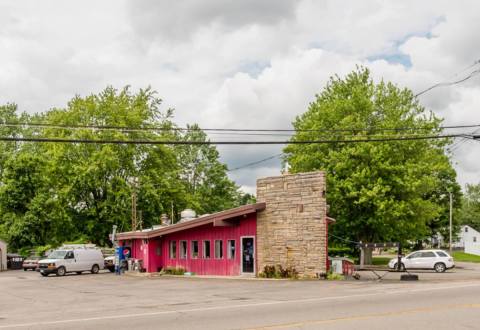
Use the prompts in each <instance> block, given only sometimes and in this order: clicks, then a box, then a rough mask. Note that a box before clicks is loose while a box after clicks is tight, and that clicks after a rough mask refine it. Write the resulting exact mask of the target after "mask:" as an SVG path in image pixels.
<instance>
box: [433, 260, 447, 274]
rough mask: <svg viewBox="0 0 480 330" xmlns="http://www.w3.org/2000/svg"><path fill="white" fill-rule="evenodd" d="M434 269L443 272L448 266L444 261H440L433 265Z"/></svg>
mask: <svg viewBox="0 0 480 330" xmlns="http://www.w3.org/2000/svg"><path fill="white" fill-rule="evenodd" d="M433 269H435V271H436V272H437V273H443V272H444V271H446V270H447V267H446V266H445V264H444V263H443V262H438V263H436V264H435V266H433Z"/></svg>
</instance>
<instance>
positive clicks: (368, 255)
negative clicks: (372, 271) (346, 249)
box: [363, 248, 373, 265]
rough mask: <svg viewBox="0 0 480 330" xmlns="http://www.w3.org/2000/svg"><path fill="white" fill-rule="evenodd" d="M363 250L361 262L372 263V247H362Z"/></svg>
mask: <svg viewBox="0 0 480 330" xmlns="http://www.w3.org/2000/svg"><path fill="white" fill-rule="evenodd" d="M363 250H364V252H363V258H364V259H363V263H364V264H365V265H371V264H372V254H373V253H372V252H373V249H372V248H364V249H363Z"/></svg>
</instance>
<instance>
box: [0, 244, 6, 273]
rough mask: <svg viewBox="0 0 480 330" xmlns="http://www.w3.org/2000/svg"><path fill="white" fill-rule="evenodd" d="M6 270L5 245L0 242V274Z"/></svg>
mask: <svg viewBox="0 0 480 330" xmlns="http://www.w3.org/2000/svg"><path fill="white" fill-rule="evenodd" d="M4 270H7V243H5V242H4V241H2V240H0V272H1V271H4Z"/></svg>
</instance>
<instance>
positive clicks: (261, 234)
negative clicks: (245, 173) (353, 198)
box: [257, 172, 327, 278]
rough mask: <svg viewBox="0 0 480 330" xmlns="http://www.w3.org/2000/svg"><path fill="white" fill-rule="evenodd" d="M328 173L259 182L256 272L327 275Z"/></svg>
mask: <svg viewBox="0 0 480 330" xmlns="http://www.w3.org/2000/svg"><path fill="white" fill-rule="evenodd" d="M325 189H326V184H325V173H324V172H311V173H298V174H287V175H282V176H278V177H269V178H263V179H259V180H257V201H258V202H266V208H265V210H263V211H261V212H259V213H258V214H257V271H258V272H262V271H263V269H264V267H265V266H267V265H270V266H273V265H281V266H282V267H284V268H286V267H294V268H295V269H296V270H297V271H298V273H299V276H300V277H303V278H309V277H316V276H317V274H319V273H325V272H326V258H327V247H326V244H327V237H326V236H327V227H326V226H327V223H326V221H327V220H326V206H327V205H326V199H325Z"/></svg>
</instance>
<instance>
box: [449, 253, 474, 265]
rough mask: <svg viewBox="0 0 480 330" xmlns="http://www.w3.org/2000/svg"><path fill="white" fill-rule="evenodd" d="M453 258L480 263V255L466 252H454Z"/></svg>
mask: <svg viewBox="0 0 480 330" xmlns="http://www.w3.org/2000/svg"><path fill="white" fill-rule="evenodd" d="M452 257H453V260H455V261H465V262H478V263H480V256H477V255H474V254H468V253H464V252H458V251H457V252H453V253H452Z"/></svg>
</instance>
